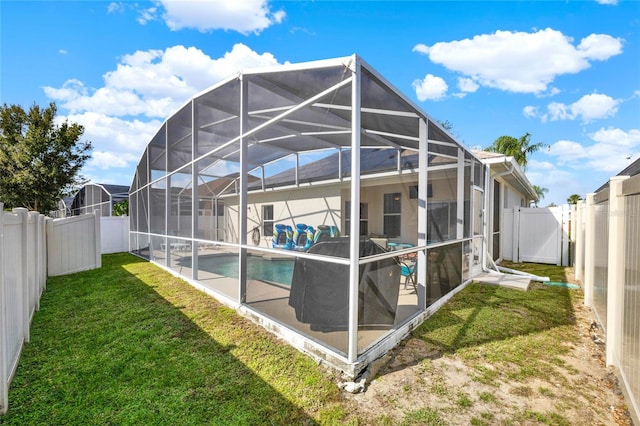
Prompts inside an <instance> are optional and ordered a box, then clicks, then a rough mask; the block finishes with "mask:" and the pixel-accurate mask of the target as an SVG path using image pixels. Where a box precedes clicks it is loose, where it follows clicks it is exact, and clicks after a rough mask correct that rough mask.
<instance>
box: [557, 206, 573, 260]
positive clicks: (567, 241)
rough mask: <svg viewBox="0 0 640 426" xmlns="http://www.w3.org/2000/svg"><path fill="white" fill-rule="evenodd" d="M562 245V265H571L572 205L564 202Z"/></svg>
mask: <svg viewBox="0 0 640 426" xmlns="http://www.w3.org/2000/svg"><path fill="white" fill-rule="evenodd" d="M561 209H562V230H561V232H562V247H561V250H560V257H561V261H560V264H561V265H562V266H570V265H571V258H570V256H571V255H572V251H571V238H572V237H571V219H572V217H573V216H572V215H571V213H572V211H571V210H572V207H571V206H570V205H569V204H563V205H562V207H561Z"/></svg>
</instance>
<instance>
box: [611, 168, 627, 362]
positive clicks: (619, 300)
mask: <svg viewBox="0 0 640 426" xmlns="http://www.w3.org/2000/svg"><path fill="white" fill-rule="evenodd" d="M628 178H629V176H615V177H612V178H611V179H610V180H609V241H608V244H609V260H608V265H609V267H608V275H607V346H606V362H607V365H615V366H616V367H619V366H620V350H621V348H622V320H623V317H622V315H623V312H624V279H625V271H624V270H625V240H626V238H625V226H624V209H625V197H624V196H623V195H622V182H624V181H625V180H626V179H628Z"/></svg>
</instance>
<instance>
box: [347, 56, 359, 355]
mask: <svg viewBox="0 0 640 426" xmlns="http://www.w3.org/2000/svg"><path fill="white" fill-rule="evenodd" d="M349 68H350V70H351V73H352V75H353V77H352V82H351V212H350V215H351V216H350V217H351V223H350V229H349V258H350V262H349V322H348V323H349V331H348V343H347V345H348V346H347V348H348V349H347V358H348V361H349V363H355V362H356V360H357V358H358V284H359V281H360V261H359V258H360V132H361V128H360V124H361V123H360V100H361V99H360V94H361V93H360V81H361V72H362V68H361V63H360V59H359V58H358V57H357V56H356V55H354V56H353V59H352V62H351V63H350V64H349Z"/></svg>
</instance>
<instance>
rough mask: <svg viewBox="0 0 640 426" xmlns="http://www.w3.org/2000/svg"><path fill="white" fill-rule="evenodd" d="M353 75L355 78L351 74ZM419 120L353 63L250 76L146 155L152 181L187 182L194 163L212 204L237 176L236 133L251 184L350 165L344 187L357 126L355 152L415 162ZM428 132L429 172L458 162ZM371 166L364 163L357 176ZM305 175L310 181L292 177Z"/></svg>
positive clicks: (188, 111)
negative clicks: (180, 176)
mask: <svg viewBox="0 0 640 426" xmlns="http://www.w3.org/2000/svg"><path fill="white" fill-rule="evenodd" d="M357 66H359V67H361V73H355V74H354V73H352V72H351V71H350V70H353V69H354V68H355V67H357ZM354 78H360V90H359V91H358V94H359V97H360V98H359V100H358V99H354V98H353V97H354V93H355V91H354V90H353V87H352V84H351V82H352V80H353V79H354ZM358 101H359V102H358ZM358 104H359V111H360V115H359V121H360V122H359V123H354V122H353V114H352V108H353V107H354V105H355V106H356V108H357V105H358ZM419 118H427V114H426V113H425V112H424V111H422V110H421V109H420V108H419V107H418V106H416V105H415V104H414V103H413V102H412V101H411V100H410V99H408V98H407V97H405V96H404V95H403V94H402V93H400V92H399V91H397V90H396V89H394V88H393V86H392V85H391V84H389V83H388V82H387V81H386V80H385V79H384V78H383V77H382V76H381V75H379V74H378V73H377V72H376V71H375V70H373V68H371V67H370V66H369V65H368V64H367V63H366V62H364V61H363V60H362V59H361V58H359V57H358V56H356V55H353V56H349V57H344V58H337V59H331V60H323V61H315V62H308V63H304V64H294V65H281V66H276V67H270V68H263V69H254V70H247V71H243V72H242V73H240V74H238V75H235V76H233V77H230V78H228V79H226V80H224V81H222V82H220V83H218V84H217V85H215V86H212V87H211V88H209V89H207V90H205V91H204V92H202V93H200V94H199V95H197V96H195V97H194V98H193V99H192V100H190V101H189V102H188V103H186V104H185V105H184V106H183V107H182V108H181V109H180V110H178V112H176V113H175V114H174V115H173V116H172V117H170V118H169V119H168V120H167V121H166V122H165V123H164V124H163V126H162V128H161V129H160V130H159V131H158V133H157V134H156V135H155V137H154V138H153V139H152V140H151V142H150V144H149V147H148V153H147V155H148V164H149V167H150V178H151V181H154V180H157V179H159V178H161V177H162V176H164V175H166V174H169V173H172V172H174V171H178V172H181V173H184V174H189V175H191V173H192V172H191V169H190V166H189V167H185V165H186V164H188V163H189V162H191V161H192V159H195V161H196V162H195V163H194V164H195V165H196V167H197V169H196V172H197V175H198V180H199V182H197V184H196V185H194V186H197V187H201V186H202V185H205V186H206V187H207V188H209V189H211V188H215V190H216V191H220V192H218V193H217V194H212V195H220V194H224V193H230V192H235V190H234V189H233V188H234V187H235V186H236V185H234V183H233V179H230V178H231V177H235V179H237V176H239V175H240V170H239V164H240V156H241V148H240V144H239V143H237V142H238V141H239V140H240V138H241V134H240V133H241V132H240V129H241V128H242V129H243V131H244V132H245V133H244V135H243V136H242V137H243V138H244V139H246V140H247V142H248V144H247V151H246V153H245V154H244V155H245V158H246V159H247V169H248V172H249V175H250V176H249V182H251V180H260V181H262V180H265V181H266V180H267V179H269V178H272V177H274V176H276V175H278V174H282V173H284V172H285V171H287V170H288V171H289V172H287V173H294V174H295V173H299V172H300V171H301V170H302V169H303V168H304V167H303V166H305V165H307V164H310V163H317V162H318V161H320V160H322V159H323V158H326V159H329V158H334V159H337V158H343V159H346V161H342V162H341V163H340V164H341V167H342V168H341V174H340V175H338V174H337V172H336V176H335V178H339V179H342V178H344V177H347V176H350V170H349V165H350V162H349V161H348V158H349V154H348V153H349V150H350V148H351V143H352V137H351V133H352V129H353V128H355V126H357V125H359V126H358V128H360V129H361V137H360V147H361V148H364V151H366V150H368V149H370V152H371V154H370V155H371V156H375V155H381V156H387V157H389V158H391V157H393V156H394V155H396V154H394V153H395V152H399V153H400V154H399V155H400V156H401V157H402V158H404V157H406V156H407V155H415V161H416V162H417V153H418V148H419V140H420V120H419ZM193 123H197V127H196V129H197V130H196V132H195V134H193V138H192V130H191V129H192V126H193ZM428 123H429V124H428V128H427V132H428V139H429V141H430V142H432V143H430V144H429V154H430V155H429V161H430V163H431V160H432V158H434V157H436V156H437V157H438V158H439V159H440V160H439V161H440V162H442V161H443V159H447V158H448V159H449V160H450V162H451V163H454V162H455V160H456V159H457V155H458V154H457V146H458V145H457V144H456V142H455V141H454V139H453V138H452V137H451V136H450V135H449V134H448V133H447V132H446V131H445V130H444V129H443V128H442V127H440V125H438V124H437V123H436V122H435V121H433V120H429V121H428ZM192 139H193V144H192ZM167 141H169V143H168V146H167ZM375 149H377V150H378V151H374V150H375ZM374 152H375V153H374ZM367 158H368V157H367V154H364V156H363V160H362V161H363V166H364V167H363V170H365V169H366V166H367V164H366V161H367ZM396 158H397V155H396ZM327 161H331V160H327ZM333 161H335V160H333ZM374 161H375V160H374ZM412 161H413V160H412ZM318 164H322V163H318ZM139 172H140V170H139ZM145 173H146V172H145ZM305 173H307V174H309V173H311V172H310V171H309V170H307V171H305V172H301V174H298V176H301V175H304V174H305ZM281 177H282V176H281ZM217 180H219V181H220V182H218V183H216V184H214V183H212V181H217ZM271 180H272V181H273V179H271ZM141 183H142V182H141ZM143 184H144V183H143ZM135 185H136V182H135V180H134V186H135ZM133 189H135V187H134V188H133ZM214 192H215V191H214Z"/></svg>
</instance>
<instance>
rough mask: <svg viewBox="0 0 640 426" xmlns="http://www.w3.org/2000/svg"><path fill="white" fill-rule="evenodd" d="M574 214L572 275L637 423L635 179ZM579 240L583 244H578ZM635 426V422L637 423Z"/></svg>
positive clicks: (621, 181) (639, 356)
mask: <svg viewBox="0 0 640 426" xmlns="http://www.w3.org/2000/svg"><path fill="white" fill-rule="evenodd" d="M576 211H577V212H578V220H577V223H576V228H577V229H576V232H575V236H576V264H575V272H576V277H577V278H579V279H582V280H583V283H584V292H585V296H584V301H585V304H586V305H587V306H590V307H592V308H593V310H594V313H595V315H596V318H597V319H598V322H599V323H600V325H601V326H602V328H603V330H604V332H605V335H606V363H607V365H613V366H615V367H616V370H617V372H618V375H619V377H620V381H621V385H622V386H621V387H622V388H623V393H624V394H625V398H626V400H627V401H626V402H627V406H628V407H629V411H630V412H631V414H632V416H633V417H634V419H635V422H636V423H638V422H640V175H636V176H633V177H631V178H629V177H628V176H617V177H614V178H611V180H610V181H609V188H607V189H605V190H602V191H600V192H598V193H592V194H587V199H586V201H581V202H580V203H579V204H578V206H577V209H576ZM582 240H584V241H582ZM638 424H640V423H638Z"/></svg>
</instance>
